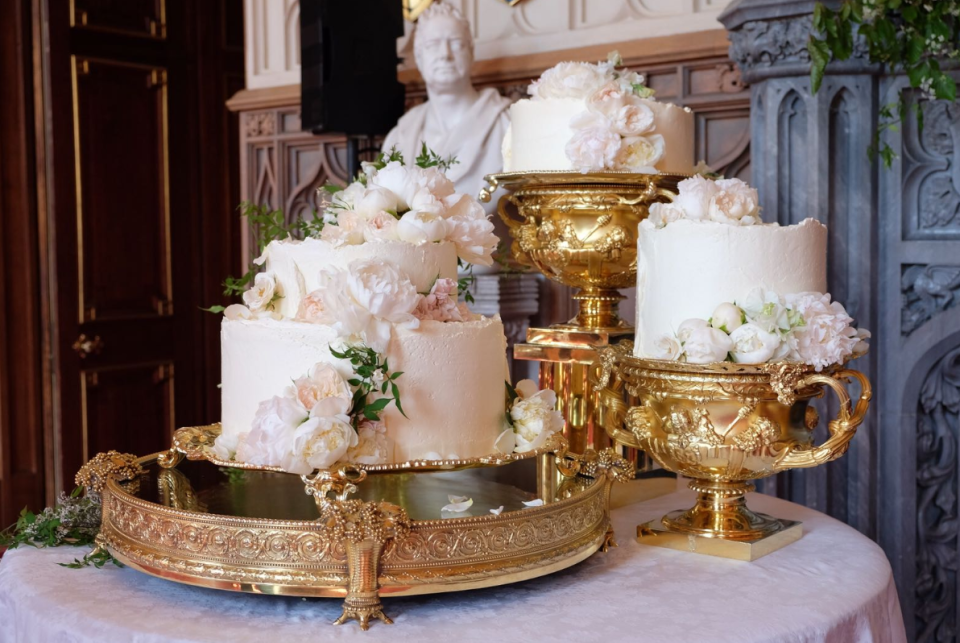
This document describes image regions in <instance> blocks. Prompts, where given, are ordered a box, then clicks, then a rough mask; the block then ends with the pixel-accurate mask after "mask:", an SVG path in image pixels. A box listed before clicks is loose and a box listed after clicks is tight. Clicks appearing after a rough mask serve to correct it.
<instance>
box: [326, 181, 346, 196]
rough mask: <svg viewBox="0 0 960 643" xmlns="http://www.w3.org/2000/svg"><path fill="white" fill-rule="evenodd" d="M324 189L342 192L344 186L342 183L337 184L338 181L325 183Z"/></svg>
mask: <svg viewBox="0 0 960 643" xmlns="http://www.w3.org/2000/svg"><path fill="white" fill-rule="evenodd" d="M323 191H324V192H328V193H330V194H336V193H337V192H342V191H343V186H342V185H337V184H336V183H324V184H323Z"/></svg>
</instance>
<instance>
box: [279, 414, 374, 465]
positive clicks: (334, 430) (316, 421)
mask: <svg viewBox="0 0 960 643" xmlns="http://www.w3.org/2000/svg"><path fill="white" fill-rule="evenodd" d="M356 444H357V432H356V431H354V430H353V427H352V426H350V418H349V417H347V416H346V415H335V416H332V417H314V418H310V419H309V420H307V421H306V422H304V423H303V424H301V425H300V426H299V427H297V430H296V431H295V432H294V435H293V444H292V448H291V449H290V451H288V452H287V454H286V455H285V456H284V458H283V462H282V463H281V464H280V466H281V467H283V470H284V471H289V472H290V473H299V474H300V475H305V474H308V473H312V472H313V470H314V469H329V468H330V467H331V466H333V465H334V464H336V463H337V462H338V461H339V460H340V459H341V458H343V456H344V455H346V453H347V449H349V448H350V447H353V446H356Z"/></svg>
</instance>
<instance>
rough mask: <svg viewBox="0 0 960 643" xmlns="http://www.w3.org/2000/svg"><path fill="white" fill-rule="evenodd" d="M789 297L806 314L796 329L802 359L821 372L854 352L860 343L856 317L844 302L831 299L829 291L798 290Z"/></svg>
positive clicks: (789, 300) (802, 313) (798, 309)
mask: <svg viewBox="0 0 960 643" xmlns="http://www.w3.org/2000/svg"><path fill="white" fill-rule="evenodd" d="M785 300H786V304H787V306H788V307H789V308H791V309H792V310H794V311H795V312H797V313H798V314H799V315H800V316H802V317H803V324H802V325H800V326H798V327H797V328H795V329H794V331H793V336H794V337H795V338H796V341H797V348H796V350H797V354H798V356H799V358H800V361H802V362H803V363H805V364H809V365H811V366H813V367H814V368H815V369H816V370H817V371H820V370H822V369H824V368H826V367H827V366H831V365H833V364H839V363H841V362H843V361H844V360H845V359H847V358H848V357H850V356H851V355H852V354H853V349H854V347H855V346H857V344H858V343H859V342H860V338H859V337H858V336H857V331H856V329H855V328H854V327H853V325H852V324H853V319H852V318H851V317H850V316H849V315H848V314H847V311H846V309H844V307H843V305H841V304H840V303H839V302H836V301H834V302H831V301H830V295H829V293H826V294H824V293H816V292H805V293H798V294H794V295H788V296H787V297H786V298H785Z"/></svg>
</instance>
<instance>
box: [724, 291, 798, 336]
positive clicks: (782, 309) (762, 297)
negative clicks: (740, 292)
mask: <svg viewBox="0 0 960 643" xmlns="http://www.w3.org/2000/svg"><path fill="white" fill-rule="evenodd" d="M737 303H738V304H739V305H740V308H741V309H743V312H744V313H746V315H747V319H749V320H750V321H751V322H753V323H754V324H756V325H757V326H759V327H760V328H762V329H763V330H765V331H766V332H768V333H772V332H774V331H777V330H779V331H788V330H790V326H791V323H790V314H789V311H788V310H787V307H786V306H784V305H783V300H782V299H781V298H780V295H778V294H777V293H775V292H773V291H771V290H763V289H762V288H754V289H753V290H751V291H750V292H749V293H747V296H746V297H744V298H742V299H740V300H738V301H737Z"/></svg>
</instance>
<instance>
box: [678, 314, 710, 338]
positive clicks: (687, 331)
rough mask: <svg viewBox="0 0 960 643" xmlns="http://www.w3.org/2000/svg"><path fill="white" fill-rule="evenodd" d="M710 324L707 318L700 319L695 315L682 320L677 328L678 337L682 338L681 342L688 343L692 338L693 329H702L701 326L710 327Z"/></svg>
mask: <svg viewBox="0 0 960 643" xmlns="http://www.w3.org/2000/svg"><path fill="white" fill-rule="evenodd" d="M709 326H710V324H708V323H707V320H705V319H700V318H699V317H693V318H691V319H687V320H685V321H683V322H681V324H680V327H679V328H677V339H679V340H680V343H681V344H684V343H686V341H687V340H688V339H690V335H692V334H693V331H695V330H700V329H701V328H708V327H709Z"/></svg>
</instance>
